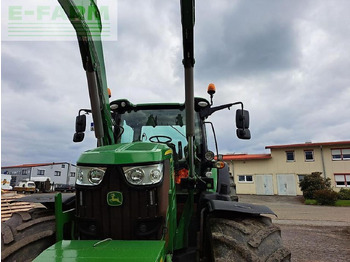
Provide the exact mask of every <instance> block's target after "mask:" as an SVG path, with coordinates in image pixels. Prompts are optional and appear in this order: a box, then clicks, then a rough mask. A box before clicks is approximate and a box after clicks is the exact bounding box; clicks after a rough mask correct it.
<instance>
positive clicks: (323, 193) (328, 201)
mask: <svg viewBox="0 0 350 262" xmlns="http://www.w3.org/2000/svg"><path fill="white" fill-rule="evenodd" d="M314 198H315V199H316V200H317V203H318V204H319V205H329V206H334V205H335V202H336V201H337V199H338V193H337V192H334V191H333V190H331V189H320V190H316V191H315V192H314Z"/></svg>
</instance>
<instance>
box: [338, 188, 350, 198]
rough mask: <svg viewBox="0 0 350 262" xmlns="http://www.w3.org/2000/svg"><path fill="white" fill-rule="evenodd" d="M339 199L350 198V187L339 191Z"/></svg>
mask: <svg viewBox="0 0 350 262" xmlns="http://www.w3.org/2000/svg"><path fill="white" fill-rule="evenodd" d="M338 199H341V200H350V189H345V188H342V189H340V191H339V193H338Z"/></svg>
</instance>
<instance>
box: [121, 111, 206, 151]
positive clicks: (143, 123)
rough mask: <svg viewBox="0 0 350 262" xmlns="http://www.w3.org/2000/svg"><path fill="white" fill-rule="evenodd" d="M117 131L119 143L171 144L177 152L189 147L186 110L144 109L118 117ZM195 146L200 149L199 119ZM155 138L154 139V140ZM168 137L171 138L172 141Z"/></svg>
mask: <svg viewBox="0 0 350 262" xmlns="http://www.w3.org/2000/svg"><path fill="white" fill-rule="evenodd" d="M117 119H118V120H117V126H116V128H117V129H120V131H119V133H121V135H119V136H118V141H117V143H131V142H135V141H142V142H157V141H159V142H171V143H173V144H174V145H175V148H176V151H177V152H179V147H181V149H182V151H184V150H185V147H186V146H187V139H186V114H185V110H184V109H168V108H166V109H142V110H137V111H130V112H125V113H123V114H118V115H117ZM195 129H196V135H195V145H197V146H198V149H199V148H200V144H201V141H202V140H201V139H202V136H201V132H200V124H199V117H198V116H197V115H196V121H195ZM152 137H153V138H152ZM166 137H169V138H171V141H169V139H167V138H166Z"/></svg>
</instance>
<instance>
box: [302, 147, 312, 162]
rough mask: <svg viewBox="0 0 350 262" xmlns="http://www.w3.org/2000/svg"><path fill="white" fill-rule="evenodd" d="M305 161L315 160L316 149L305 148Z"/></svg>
mask: <svg viewBox="0 0 350 262" xmlns="http://www.w3.org/2000/svg"><path fill="white" fill-rule="evenodd" d="M304 154H305V161H306V162H311V161H314V151H313V150H304Z"/></svg>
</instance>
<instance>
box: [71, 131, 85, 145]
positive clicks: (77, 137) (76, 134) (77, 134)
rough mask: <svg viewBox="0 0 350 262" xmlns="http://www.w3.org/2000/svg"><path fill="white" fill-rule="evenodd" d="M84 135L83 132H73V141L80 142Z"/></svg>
mask: <svg viewBox="0 0 350 262" xmlns="http://www.w3.org/2000/svg"><path fill="white" fill-rule="evenodd" d="M84 136H85V134H84V133H82V132H81V133H75V134H74V136H73V142H75V143H77V142H81V141H83V140H84Z"/></svg>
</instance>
